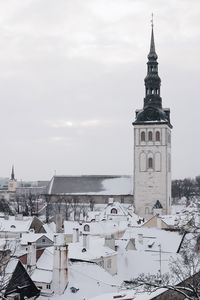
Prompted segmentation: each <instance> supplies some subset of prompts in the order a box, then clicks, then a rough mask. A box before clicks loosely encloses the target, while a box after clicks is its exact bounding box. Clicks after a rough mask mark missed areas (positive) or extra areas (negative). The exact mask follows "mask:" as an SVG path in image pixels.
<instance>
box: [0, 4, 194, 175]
mask: <svg viewBox="0 0 200 300" xmlns="http://www.w3.org/2000/svg"><path fill="white" fill-rule="evenodd" d="M152 11H153V12H154V24H155V26H154V28H155V43H156V51H157V54H158V61H159V75H160V77H161V80H162V87H161V95H162V99H163V106H164V107H170V109H171V121H172V124H173V126H174V129H173V139H172V142H173V144H172V155H173V161H172V163H173V168H172V169H173V178H183V177H189V176H192V177H193V176H195V175H198V174H200V160H199V147H200V134H199V129H200V125H199V123H200V118H199V112H200V103H199V102H200V99H199V93H200V92H199V87H200V82H199V81H200V79H199V77H200V76H199V71H200V64H199V57H200V1H199V0H167V1H163V0H137V1H136V0H18V1H16V0H6V1H5V0H0V107H1V118H0V126H1V150H0V151H1V155H0V176H9V175H10V171H11V165H12V164H14V165H15V173H16V177H17V179H18V180H20V179H22V180H31V179H32V180H36V179H50V178H51V177H52V175H53V174H54V172H55V170H56V173H57V174H66V175H71V174H76V175H78V174H132V168H133V128H132V125H131V123H132V121H133V120H134V117H135V109H138V108H142V105H143V97H144V77H145V75H146V62H147V54H148V51H149V43H150V17H151V13H152Z"/></svg>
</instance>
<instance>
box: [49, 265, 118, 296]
mask: <svg viewBox="0 0 200 300" xmlns="http://www.w3.org/2000/svg"><path fill="white" fill-rule="evenodd" d="M118 286H119V283H118V281H116V279H115V278H114V277H112V276H111V275H110V274H109V273H108V272H106V271H105V270H104V269H103V268H101V267H99V266H98V265H97V264H94V263H87V262H75V263H72V264H70V266H69V284H68V286H67V289H66V291H65V293H64V294H63V295H62V296H56V295H55V296H53V297H52V298H51V299H52V300H57V299H58V300H64V299H70V300H80V299H85V300H87V299H89V298H91V297H94V296H97V295H101V294H104V293H111V292H117V289H118ZM73 287H74V288H76V289H78V291H77V292H76V293H72V292H71V288H73Z"/></svg>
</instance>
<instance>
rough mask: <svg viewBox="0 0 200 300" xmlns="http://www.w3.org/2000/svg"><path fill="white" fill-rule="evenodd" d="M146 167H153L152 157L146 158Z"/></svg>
mask: <svg viewBox="0 0 200 300" xmlns="http://www.w3.org/2000/svg"><path fill="white" fill-rule="evenodd" d="M148 169H153V158H152V157H149V158H148Z"/></svg>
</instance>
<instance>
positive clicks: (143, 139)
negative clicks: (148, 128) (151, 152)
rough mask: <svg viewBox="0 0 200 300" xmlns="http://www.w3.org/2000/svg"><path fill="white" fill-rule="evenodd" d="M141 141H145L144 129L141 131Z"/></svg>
mask: <svg viewBox="0 0 200 300" xmlns="http://www.w3.org/2000/svg"><path fill="white" fill-rule="evenodd" d="M141 141H142V142H144V141H145V132H144V131H142V132H141Z"/></svg>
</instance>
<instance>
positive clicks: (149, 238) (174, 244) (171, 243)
mask: <svg viewBox="0 0 200 300" xmlns="http://www.w3.org/2000/svg"><path fill="white" fill-rule="evenodd" d="M130 238H134V239H135V245H136V249H143V250H145V251H157V252H158V251H160V247H161V249H162V252H168V253H176V252H177V251H178V250H179V247H180V244H181V242H182V239H183V235H182V234H180V233H179V232H174V231H165V230H160V229H157V228H145V227H139V228H136V227H135V228H130V227H129V228H128V229H127V230H126V232H125V233H124V235H123V237H122V239H130ZM139 239H142V241H141V240H139Z"/></svg>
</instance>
